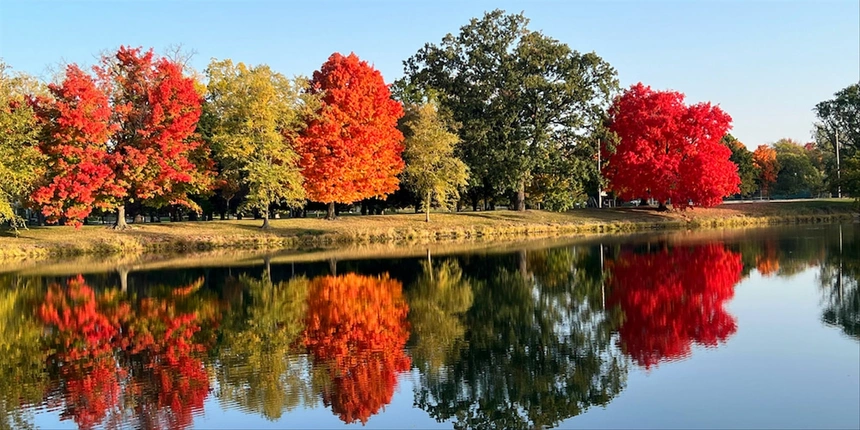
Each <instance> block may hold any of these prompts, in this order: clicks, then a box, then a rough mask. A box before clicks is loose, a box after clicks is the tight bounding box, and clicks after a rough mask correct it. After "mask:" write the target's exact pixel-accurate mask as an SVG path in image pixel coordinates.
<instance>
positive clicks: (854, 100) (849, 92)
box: [813, 84, 860, 197]
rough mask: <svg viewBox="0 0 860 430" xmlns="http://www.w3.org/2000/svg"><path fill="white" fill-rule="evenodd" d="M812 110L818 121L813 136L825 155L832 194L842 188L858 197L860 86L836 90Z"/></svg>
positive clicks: (859, 186) (859, 192) (859, 190)
mask: <svg viewBox="0 0 860 430" xmlns="http://www.w3.org/2000/svg"><path fill="white" fill-rule="evenodd" d="M813 110H814V111H815V114H816V116H817V118H818V122H816V124H815V130H814V132H813V133H814V136H815V142H816V144H817V146H818V147H819V148H820V149H821V150H823V151H824V152H825V153H826V154H827V155H826V156H825V166H826V170H825V174H826V176H827V182H828V184H829V185H830V188H831V191H836V189H838V188H839V187H841V188H842V191H843V192H848V193H849V194H852V195H854V196H855V197H857V196H860V170H858V169H860V156H859V155H858V152H860V151H858V148H860V84H853V85H849V86H847V87H845V88H843V89H841V90H839V91H838V92H836V93H835V94H834V97H833V98H832V99H830V100H825V101H822V102H820V103H818V104H817V105H815V108H814V109H813ZM837 146H838V149H839V157H838V162H837V156H836V154H837Z"/></svg>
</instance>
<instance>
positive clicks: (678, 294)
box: [609, 244, 742, 368]
mask: <svg viewBox="0 0 860 430" xmlns="http://www.w3.org/2000/svg"><path fill="white" fill-rule="evenodd" d="M609 269H610V273H611V285H612V293H611V295H610V297H609V302H610V303H611V304H617V305H619V306H620V307H621V310H622V311H623V312H624V315H625V318H624V323H623V324H622V325H621V328H620V329H619V334H620V341H621V345H622V348H623V349H624V351H625V353H627V354H628V355H630V357H631V358H632V359H633V360H634V361H635V362H636V363H637V364H639V365H640V366H644V367H646V368H648V367H650V366H652V365H655V364H657V363H659V362H660V361H665V360H672V359H678V358H683V357H686V356H688V355H689V353H690V349H691V345H692V343H697V344H700V345H706V346H716V345H717V344H718V343H719V342H723V341H725V340H726V339H727V338H728V337H729V336H731V335H732V334H734V333H735V331H736V330H737V326H736V323H735V319H734V318H733V317H732V316H731V315H729V314H728V313H726V311H725V309H723V306H724V304H725V302H726V301H727V300H729V299H730V298H731V297H732V296H733V295H734V286H735V284H737V283H738V282H739V281H740V280H741V270H742V263H741V257H740V255H739V254H737V253H734V252H731V251H729V250H727V249H726V248H725V247H724V246H722V245H718V244H711V245H704V246H696V247H689V248H686V247H684V248H664V249H663V250H662V251H659V252H654V253H648V254H637V253H632V252H626V251H622V252H621V254H620V255H619V256H618V259H617V260H615V261H611V262H610V264H609Z"/></svg>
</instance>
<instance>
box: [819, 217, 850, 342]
mask: <svg viewBox="0 0 860 430" xmlns="http://www.w3.org/2000/svg"><path fill="white" fill-rule="evenodd" d="M839 231H840V233H842V237H841V246H840V245H839V244H838V243H837V242H835V241H834V242H833V244H832V245H831V246H830V250H829V252H828V254H827V257H826V258H825V260H824V262H823V263H822V264H821V270H820V272H819V281H820V284H821V288H822V292H823V295H824V312H823V313H822V316H821V318H822V320H823V321H824V322H825V323H827V324H830V325H833V326H836V327H839V328H841V329H842V331H843V332H844V333H845V334H847V335H848V336H851V337H853V338H855V339H858V340H860V285H858V284H860V241H858V240H856V238H855V234H854V233H855V231H856V227H844V228H843V227H841V226H840V230H839Z"/></svg>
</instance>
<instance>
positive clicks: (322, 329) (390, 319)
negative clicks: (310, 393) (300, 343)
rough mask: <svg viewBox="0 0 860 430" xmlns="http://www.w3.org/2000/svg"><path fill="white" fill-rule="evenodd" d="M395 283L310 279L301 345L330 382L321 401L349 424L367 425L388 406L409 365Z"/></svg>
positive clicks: (347, 278) (352, 277)
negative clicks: (325, 373)
mask: <svg viewBox="0 0 860 430" xmlns="http://www.w3.org/2000/svg"><path fill="white" fill-rule="evenodd" d="M408 311H409V308H408V305H407V304H406V301H405V300H404V299H403V293H402V285H401V284H400V282H399V281H397V280H393V279H389V278H388V277H387V276H383V277H381V278H375V277H368V276H361V275H356V274H348V275H344V276H338V277H332V276H325V277H321V278H317V279H314V280H313V281H312V283H311V290H310V294H309V303H308V315H307V318H306V328H305V332H304V344H305V346H306V347H307V348H308V349H309V350H310V352H311V354H313V356H314V359H315V362H316V363H318V364H319V365H322V366H325V367H326V369H327V370H328V376H329V378H330V380H331V381H332V384H331V386H330V387H326V388H325V389H324V392H323V401H324V402H325V403H326V405H331V406H332V410H333V411H334V412H335V413H337V414H338V415H339V416H340V418H341V419H342V420H343V421H344V422H347V423H351V422H355V421H361V422H362V423H366V422H367V420H368V418H370V416H371V415H373V414H375V413H377V412H378V411H379V409H380V408H381V407H383V406H384V405H386V404H388V403H389V402H390V401H391V397H392V395H393V394H394V388H395V385H396V384H397V374H398V372H403V371H406V370H408V369H409V367H410V365H411V363H410V360H409V357H408V356H407V355H406V353H405V351H404V349H403V348H404V346H405V345H406V341H407V339H408V338H409V327H408V325H407V322H406V314H407V313H408Z"/></svg>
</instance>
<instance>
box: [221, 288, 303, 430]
mask: <svg viewBox="0 0 860 430" xmlns="http://www.w3.org/2000/svg"><path fill="white" fill-rule="evenodd" d="M239 283H240V284H241V285H243V286H244V287H245V296H244V297H243V299H244V300H242V306H241V308H240V309H234V310H233V311H232V313H231V315H230V317H229V320H228V321H225V322H224V325H223V326H222V327H221V333H222V336H223V338H222V344H221V348H220V350H219V354H218V359H219V364H220V365H219V366H218V370H217V376H216V378H217V380H218V387H219V398H220V399H221V402H222V403H223V404H229V405H237V406H239V407H240V408H243V409H245V410H247V411H251V412H256V413H260V414H262V415H263V416H264V417H266V418H267V419H270V420H276V419H278V418H280V417H281V415H282V414H283V413H284V412H286V411H289V410H291V409H293V408H295V407H296V406H298V405H301V404H310V403H313V402H314V400H312V398H313V395H312V392H311V387H310V382H309V381H308V380H307V377H306V376H304V375H305V374H306V368H307V366H308V365H309V364H308V363H307V360H306V359H304V358H302V356H301V355H299V354H296V350H295V349H293V348H294V347H295V346H296V341H297V340H298V338H299V337H300V336H301V334H302V330H303V328H304V327H303V320H304V317H305V313H306V311H307V300H306V297H307V294H308V280H307V279H306V278H303V277H302V278H296V279H293V280H290V281H288V282H279V283H275V284H273V283H272V282H271V280H269V277H268V276H267V275H265V274H264V276H263V278H262V279H254V278H251V277H249V276H246V275H242V276H241V277H240V278H239Z"/></svg>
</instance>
